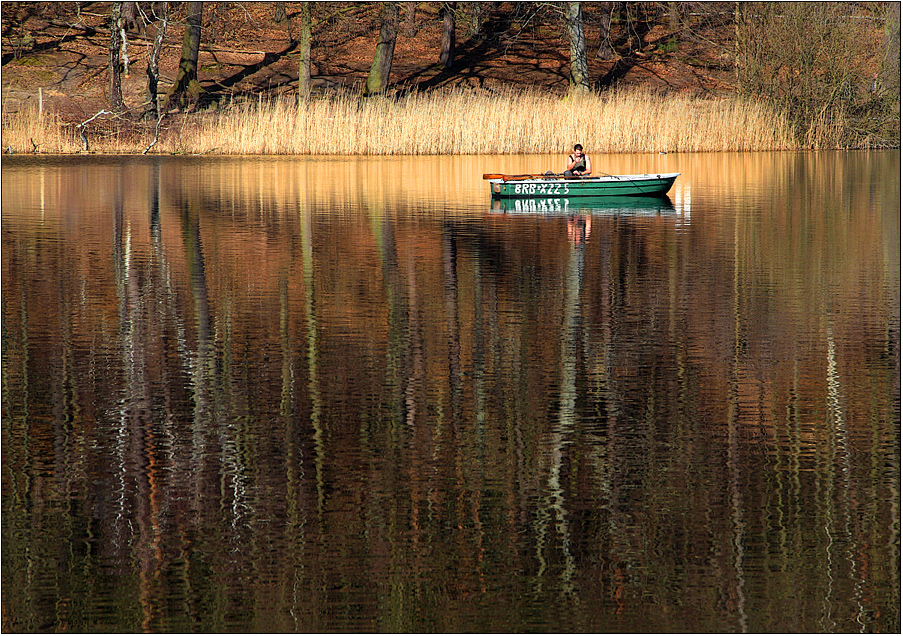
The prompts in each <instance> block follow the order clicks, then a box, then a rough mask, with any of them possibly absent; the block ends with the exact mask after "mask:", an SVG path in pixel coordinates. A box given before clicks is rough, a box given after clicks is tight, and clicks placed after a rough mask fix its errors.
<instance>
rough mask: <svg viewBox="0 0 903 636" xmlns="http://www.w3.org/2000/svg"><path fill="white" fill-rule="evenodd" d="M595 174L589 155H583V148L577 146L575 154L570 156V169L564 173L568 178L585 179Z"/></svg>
mask: <svg viewBox="0 0 903 636" xmlns="http://www.w3.org/2000/svg"><path fill="white" fill-rule="evenodd" d="M592 173H593V163H592V161H590V158H589V156H588V155H585V154H583V146H582V145H580V144H576V145H575V146H574V152H573V153H572V154H571V155H569V156H568V167H567V168H566V169H565V171H564V176H566V177H585V176H588V175H590V174H592Z"/></svg>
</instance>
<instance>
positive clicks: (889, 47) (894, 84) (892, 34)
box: [879, 2, 900, 100]
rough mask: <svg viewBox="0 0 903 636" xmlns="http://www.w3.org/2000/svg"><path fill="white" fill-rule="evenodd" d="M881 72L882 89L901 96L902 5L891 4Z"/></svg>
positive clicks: (885, 28) (887, 18)
mask: <svg viewBox="0 0 903 636" xmlns="http://www.w3.org/2000/svg"><path fill="white" fill-rule="evenodd" d="M883 49H884V50H883V52H882V59H881V70H880V71H879V81H880V84H881V87H882V88H883V89H885V90H887V91H890V93H891V94H893V95H896V96H897V99H898V100H899V95H900V3H898V2H889V3H888V7H887V17H886V18H885V23H884V45H883Z"/></svg>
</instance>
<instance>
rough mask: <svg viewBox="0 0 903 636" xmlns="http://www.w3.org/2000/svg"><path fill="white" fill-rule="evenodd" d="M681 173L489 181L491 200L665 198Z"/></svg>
mask: <svg viewBox="0 0 903 636" xmlns="http://www.w3.org/2000/svg"><path fill="white" fill-rule="evenodd" d="M678 176H680V173H669V174H631V175H606V176H602V177H577V178H562V177H538V178H530V179H518V178H501V179H490V180H489V191H490V193H491V194H492V198H493V199H534V198H549V197H566V198H573V197H609V196H615V197H627V196H642V197H649V196H664V195H665V194H667V192H668V190H670V189H671V186H672V185H674V180H675V179H677V177H678Z"/></svg>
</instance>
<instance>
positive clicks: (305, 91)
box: [298, 2, 312, 102]
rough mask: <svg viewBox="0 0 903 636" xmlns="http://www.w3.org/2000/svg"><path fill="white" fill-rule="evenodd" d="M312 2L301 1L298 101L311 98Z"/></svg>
mask: <svg viewBox="0 0 903 636" xmlns="http://www.w3.org/2000/svg"><path fill="white" fill-rule="evenodd" d="M311 23H312V19H311V14H310V3H309V2H302V3H301V34H300V35H299V36H298V51H299V53H300V55H299V58H298V101H299V102H300V101H304V102H306V101H308V100H309V99H310V48H311V46H310V42H311V34H310V32H311Z"/></svg>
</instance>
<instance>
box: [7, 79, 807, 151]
mask: <svg viewBox="0 0 903 636" xmlns="http://www.w3.org/2000/svg"><path fill="white" fill-rule="evenodd" d="M164 126H166V124H165V123H164ZM29 139H35V140H38V139H40V140H41V141H40V144H41V145H40V146H39V150H38V152H48V153H71V152H79V151H81V150H82V144H81V140H80V139H79V138H78V136H77V135H75V134H74V131H71V130H70V131H63V130H62V129H61V125H60V123H59V121H58V119H54V118H52V117H51V118H48V117H46V116H45V117H43V118H42V121H40V122H34V121H33V120H30V119H28V117H27V116H24V117H16V116H12V115H11V116H9V117H6V116H4V118H3V144H4V149H6V148H7V147H8V146H12V147H13V148H14V149H15V150H16V151H17V152H31V151H32V145H31V143H29V141H28V140H29ZM152 139H153V137H152V136H148V133H144V134H143V135H141V136H139V137H137V138H135V139H132V140H131V142H130V143H131V148H124V147H123V141H122V139H121V138H119V137H115V138H92V139H91V150H92V151H94V152H116V153H119V152H143V151H144V150H145V149H147V148H148V146H150V144H151V141H152ZM578 140H579V141H581V142H582V143H584V144H587V145H588V146H590V147H592V148H593V149H594V151H595V152H604V153H635V152H718V151H756V150H788V149H794V148H796V147H797V145H796V144H795V143H794V141H793V138H792V135H791V132H790V127H789V125H788V123H787V122H786V121H785V119H784V118H782V117H781V116H779V115H778V114H776V113H775V112H773V111H771V110H770V109H768V108H767V107H766V106H765V105H763V104H761V103H757V102H751V101H740V100H738V99H730V98H723V99H706V98H698V97H689V96H684V95H680V94H671V93H663V92H655V91H650V90H638V89H629V90H620V91H615V92H611V93H603V94H597V93H588V94H578V95H569V96H566V97H560V96H556V95H553V94H550V93H546V92H542V91H539V90H529V91H522V90H507V91H501V92H491V93H490V92H488V91H472V90H466V89H457V90H450V91H445V92H432V93H425V94H420V93H410V94H405V95H401V96H397V97H393V98H370V99H361V98H359V97H357V96H355V95H350V94H343V95H335V96H330V97H322V98H314V99H311V100H310V101H309V102H307V103H302V104H296V103H295V101H294V100H293V99H273V100H258V101H253V102H245V103H235V104H230V105H228V106H226V107H224V108H222V109H220V110H218V111H216V110H213V111H205V112H201V113H197V114H194V115H190V116H186V117H184V118H182V119H181V120H179V121H177V122H176V123H173V124H170V125H169V127H168V128H166V129H165V130H164V131H163V132H162V133H161V136H160V140H159V141H158V143H156V144H154V145H153V147H152V149H151V152H152V153H154V154H157V153H163V154H169V153H178V154H230V155H269V154H276V155H320V154H327V155H331V154H360V155H493V154H542V153H556V152H561V151H562V149H568V148H569V147H570V146H571V145H572V144H573V143H574V142H575V141H578ZM126 145H127V144H126Z"/></svg>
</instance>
